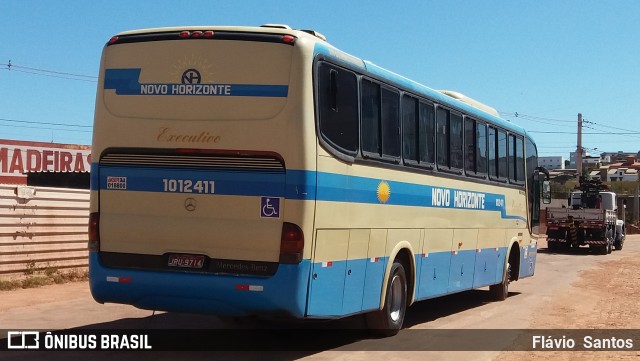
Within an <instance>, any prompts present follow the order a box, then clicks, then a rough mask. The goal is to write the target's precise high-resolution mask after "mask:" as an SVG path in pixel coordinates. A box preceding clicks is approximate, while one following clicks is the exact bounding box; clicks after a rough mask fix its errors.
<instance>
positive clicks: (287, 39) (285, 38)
mask: <svg viewBox="0 0 640 361" xmlns="http://www.w3.org/2000/svg"><path fill="white" fill-rule="evenodd" d="M219 34H220V33H219ZM222 34H223V35H220V36H218V37H217V38H224V39H228V38H229V36H230V35H229V33H222ZM224 34H226V35H224ZM247 34H249V33H245V34H244V35H247ZM215 35H216V33H215V32H214V31H213V30H204V31H201V30H193V31H191V30H183V31H181V32H179V33H178V36H179V37H180V39H212V38H213V37H214V36H215ZM237 35H239V33H236V34H233V36H234V38H235V37H236V36H237ZM262 35H265V34H255V36H256V37H260V36H262ZM156 36H157V37H158V39H155V40H159V39H162V40H172V39H175V38H174V37H175V33H163V34H158V35H156ZM269 36H271V40H270V41H277V39H279V40H280V41H282V42H283V43H285V44H289V45H293V44H294V43H295V42H296V39H297V38H296V37H295V36H293V35H278V34H270V35H269ZM127 38H128V36H124V37H122V38H121V37H119V36H114V37H112V38H111V39H109V42H108V43H107V44H108V45H113V44H116V43H123V42H125V43H126V42H130V41H131V39H129V41H127V40H126V39H127ZM147 39H148V38H147Z"/></svg>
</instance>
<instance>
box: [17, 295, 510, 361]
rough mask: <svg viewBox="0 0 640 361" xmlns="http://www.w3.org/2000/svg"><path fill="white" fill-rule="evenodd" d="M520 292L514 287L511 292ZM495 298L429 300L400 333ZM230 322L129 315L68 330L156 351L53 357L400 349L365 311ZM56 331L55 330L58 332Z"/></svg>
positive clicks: (56, 355)
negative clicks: (121, 337) (371, 327)
mask: <svg viewBox="0 0 640 361" xmlns="http://www.w3.org/2000/svg"><path fill="white" fill-rule="evenodd" d="M517 295H519V293H517V292H511V293H510V295H509V296H510V297H515V296H517ZM489 302H492V301H491V300H490V297H489V292H488V291H487V290H471V291H465V292H461V293H457V294H453V295H447V296H443V297H438V298H434V299H431V300H424V301H421V302H418V303H416V304H414V305H413V306H411V307H410V308H409V309H408V310H407V314H406V318H405V322H404V330H401V331H400V334H399V335H398V336H396V337H401V338H402V339H406V338H407V337H410V336H411V335H412V333H411V332H412V330H411V329H409V328H411V327H413V326H416V325H419V324H422V323H427V322H431V321H435V320H437V319H439V318H443V317H447V316H450V315H453V314H456V313H459V312H463V311H466V310H471V309H474V308H477V307H481V306H483V305H485V304H487V303H489ZM240 321H241V322H237V323H232V324H229V322H228V320H227V322H223V321H221V319H220V318H218V317H215V316H207V315H195V314H182V313H158V314H154V315H151V316H147V317H141V318H124V319H119V320H115V321H110V322H103V323H93V324H88V325H85V326H82V327H77V328H73V329H69V330H64V332H65V333H68V334H74V333H78V334H96V335H102V334H107V335H109V334H145V335H149V339H150V341H151V345H152V346H153V350H152V351H151V352H144V351H142V352H141V351H135V352H131V351H123V350H110V351H94V352H90V353H86V352H72V351H58V352H53V353H48V354H47V359H49V360H83V361H84V360H86V359H87V357H90V358H91V359H92V361H98V360H112V359H116V358H117V359H119V360H122V361H128V360H165V359H167V360H182V359H189V360H205V359H206V360H217V359H221V360H222V359H224V360H228V359H233V360H234V361H244V360H255V359H261V360H278V361H288V360H296V359H300V358H302V357H307V356H311V355H314V354H317V353H320V352H323V351H328V350H338V351H340V350H351V351H353V350H361V351H362V350H367V349H370V348H371V347H373V344H372V343H375V345H376V346H375V347H378V348H380V347H382V348H383V349H386V348H385V345H388V349H389V350H393V349H395V347H396V346H397V345H396V346H394V344H395V343H396V342H397V340H394V339H395V338H396V337H389V338H379V337H377V336H375V335H372V334H371V333H370V332H368V331H367V330H366V329H365V322H364V318H363V317H362V316H361V315H358V316H352V317H345V318H342V319H338V320H333V321H311V322H309V321H305V322H282V321H277V322H276V321H267V320H254V319H244V320H240ZM55 333H56V332H55V331H54V334H55ZM11 356H12V357H10V358H9V359H15V360H39V359H40V356H42V355H41V354H40V353H37V352H36V353H26V352H16V353H12V354H11Z"/></svg>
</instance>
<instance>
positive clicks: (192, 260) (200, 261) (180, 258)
mask: <svg viewBox="0 0 640 361" xmlns="http://www.w3.org/2000/svg"><path fill="white" fill-rule="evenodd" d="M167 265H168V266H169V267H181V268H202V267H203V266H204V256H196V255H192V254H172V255H169V261H168V263H167Z"/></svg>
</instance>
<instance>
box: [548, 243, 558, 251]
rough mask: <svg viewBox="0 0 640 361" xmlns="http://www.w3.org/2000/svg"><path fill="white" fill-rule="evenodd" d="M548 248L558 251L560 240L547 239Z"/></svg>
mask: <svg viewBox="0 0 640 361" xmlns="http://www.w3.org/2000/svg"><path fill="white" fill-rule="evenodd" d="M547 250H548V251H549V252H557V251H558V242H556V241H547Z"/></svg>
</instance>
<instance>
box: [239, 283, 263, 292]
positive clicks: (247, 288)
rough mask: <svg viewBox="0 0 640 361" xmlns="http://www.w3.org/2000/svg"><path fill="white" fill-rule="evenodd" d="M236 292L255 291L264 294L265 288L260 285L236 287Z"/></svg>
mask: <svg viewBox="0 0 640 361" xmlns="http://www.w3.org/2000/svg"><path fill="white" fill-rule="evenodd" d="M235 288H236V291H254V292H262V291H264V286H260V285H236V287H235Z"/></svg>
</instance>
